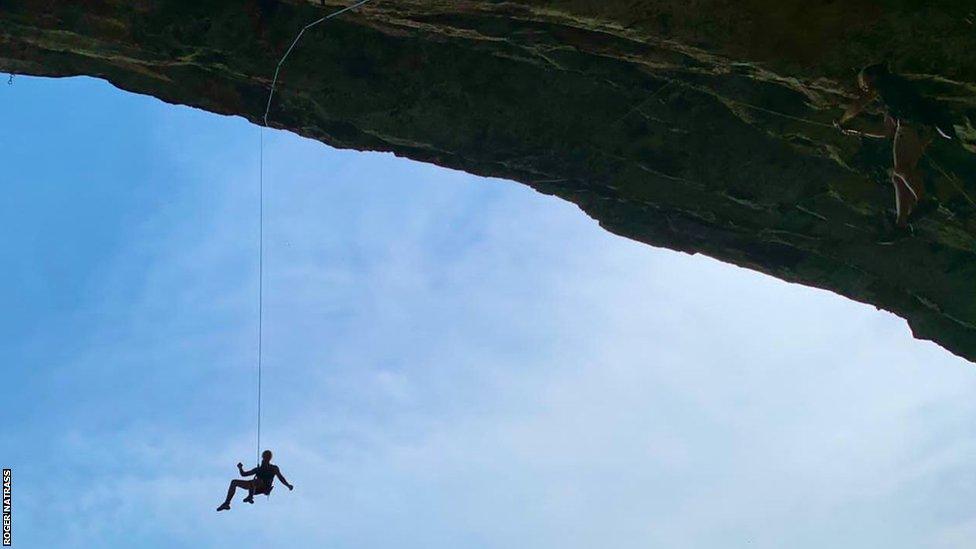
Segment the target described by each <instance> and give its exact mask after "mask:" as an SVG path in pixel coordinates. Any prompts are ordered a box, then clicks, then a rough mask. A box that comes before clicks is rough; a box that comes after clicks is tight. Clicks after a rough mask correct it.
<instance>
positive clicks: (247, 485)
mask: <svg viewBox="0 0 976 549" xmlns="http://www.w3.org/2000/svg"><path fill="white" fill-rule="evenodd" d="M237 471H238V472H239V473H240V474H241V476H242V477H249V476H251V475H254V478H253V479H251V480H241V479H234V480H232V481H230V486H229V487H228V488H227V499H225V500H224V503H222V504H221V505H220V507H218V508H217V510H218V511H226V510H228V509H230V500H232V499H233V498H234V492H236V491H237V489H238V488H243V489H245V490H247V497H246V498H244V501H245V502H246V503H254V495H255V494H257V495H261V494H270V493H271V488H272V482H273V481H274V479H275V477H278V478H279V479H281V483H282V484H284V485H285V486H287V487H288V490H294V489H295V487H294V486H292V485H291V484H288V481H287V480H285V477H284V476H282V475H281V469H278V466H277V465H272V463H271V450H265V451H264V452H262V453H261V465H259V466H257V467H255V468H254V469H251V470H250V471H245V470H244V465H243V464H241V463H238V464H237Z"/></svg>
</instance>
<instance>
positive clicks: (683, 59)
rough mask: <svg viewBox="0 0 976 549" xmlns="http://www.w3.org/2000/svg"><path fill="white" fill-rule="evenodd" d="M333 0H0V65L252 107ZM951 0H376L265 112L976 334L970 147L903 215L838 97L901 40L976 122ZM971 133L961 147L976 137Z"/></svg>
mask: <svg viewBox="0 0 976 549" xmlns="http://www.w3.org/2000/svg"><path fill="white" fill-rule="evenodd" d="M340 5H342V4H340V3H338V2H336V0H326V1H323V2H301V1H297V0H295V1H285V2H279V1H276V0H243V1H230V0H220V1H217V0H196V1H192V2H191V1H182V0H181V1H177V0H129V1H124V2H123V1H117V0H85V1H80V0H79V1H73V2H53V1H50V0H0V70H3V71H9V72H14V73H19V74H32V75H46V76H71V75H91V76H97V77H100V78H105V79H107V80H109V81H110V82H112V83H113V84H115V85H116V86H118V87H120V88H123V89H126V90H130V91H133V92H137V93H144V94H151V95H154V96H156V97H159V98H160V99H163V100H165V101H169V102H172V103H180V104H186V105H192V106H195V107H199V108H202V109H206V110H209V111H213V112H216V113H222V114H236V115H241V116H245V117H247V118H248V119H250V120H252V121H255V122H257V121H259V120H260V118H261V115H262V113H263V110H264V101H265V98H266V94H267V87H268V84H269V82H270V77H271V74H272V73H273V69H274V66H275V63H276V62H277V60H278V58H279V56H280V55H281V54H282V53H283V51H284V50H285V48H286V47H287V46H288V44H289V43H290V41H291V39H292V38H293V37H294V35H295V33H296V32H297V31H298V29H300V28H301V27H302V26H304V25H305V24H306V23H308V22H309V21H311V20H313V19H315V18H316V17H319V16H321V15H323V14H325V13H328V12H329V11H332V10H334V9H336V8H337V7H339V6H340ZM968 6H969V3H967V2H958V1H955V0H953V1H944V0H935V1H925V2H923V1H916V0H845V1H840V0H836V1H824V2H810V1H809V0H741V1H736V2H731V1H728V0H681V1H677V0H602V1H593V0H590V1H585V0H549V1H543V0H517V1H497V0H373V2H372V3H371V4H368V5H366V6H364V7H362V8H360V9H359V10H357V11H356V12H354V13H349V14H346V15H343V16H342V17H340V18H337V19H335V20H333V21H330V22H329V23H328V24H326V25H324V26H320V27H317V28H316V29H314V30H313V31H311V32H310V33H309V34H308V35H307V36H306V37H305V39H304V40H303V42H302V44H301V45H300V47H299V48H298V49H297V50H296V51H295V52H294V54H293V55H292V57H291V58H290V59H289V61H288V64H287V65H286V66H285V69H284V71H283V73H282V81H281V85H280V89H279V93H278V95H277V96H276V101H275V104H274V106H273V108H272V111H271V123H272V125H273V126H276V127H279V128H285V129H288V130H291V131H294V132H296V133H299V134H302V135H305V136H308V137H311V138H314V139H318V140H321V141H323V142H325V143H328V144H330V145H332V146H336V147H343V148H354V149H363V150H379V151H392V152H395V153H396V154H398V155H402V156H405V157H409V158H413V159H417V160H422V161H425V162H432V163H436V164H439V165H442V166H447V167H451V168H456V169H462V170H465V171H468V172H472V173H476V174H481V175H488V176H495V177H504V178H508V179H512V180H515V181H519V182H522V183H524V184H526V185H530V186H532V187H533V188H535V189H537V190H539V191H541V192H544V193H548V194H554V195H557V196H559V197H562V198H564V199H566V200H569V201H571V202H574V203H576V204H578V205H579V206H580V207H581V208H582V209H583V210H584V211H585V212H586V213H587V214H588V215H590V216H592V217H593V218H595V219H597V220H598V221H599V222H600V224H601V225H602V226H603V227H605V228H606V229H607V230H609V231H612V232H614V233H616V234H619V235H623V236H626V237H628V238H632V239H635V240H639V241H641V242H646V243H648V244H651V245H654V246H663V247H667V248H672V249H676V250H681V251H685V252H694V253H704V254H707V255H709V256H711V257H715V258H718V259H720V260H722V261H727V262H730V263H734V264H736V265H741V266H743V267H747V268H750V269H755V270H757V271H761V272H764V273H768V274H770V275H773V276H776V277H779V278H781V279H783V280H787V281H790V282H797V283H800V284H806V285H810V286H815V287H819V288H825V289H828V290H831V291H833V292H836V293H838V294H841V295H844V296H847V297H849V298H851V299H855V300H858V301H862V302H865V303H871V304H873V305H876V306H878V307H881V308H884V309H887V310H889V311H892V312H894V313H896V314H898V315H900V316H902V317H904V318H905V319H907V320H908V322H909V324H910V326H911V327H912V330H913V332H914V333H915V335H916V337H919V338H924V339H931V340H934V341H936V342H937V343H939V344H940V345H942V346H944V347H945V348H947V349H949V350H950V351H952V352H954V353H957V354H959V355H961V356H964V357H967V358H969V359H970V360H973V359H976V254H974V252H976V201H974V200H976V155H974V154H973V148H972V146H971V145H970V144H968V143H967V140H966V139H964V140H962V141H956V142H950V141H938V142H936V143H934V145H933V146H932V147H931V148H930V151H929V155H928V156H927V158H926V159H925V160H924V161H923V163H922V169H923V171H924V172H925V176H926V180H927V184H928V186H929V191H930V193H931V194H932V196H934V197H936V198H937V200H938V204H937V205H938V207H937V208H934V209H933V211H931V212H930V213H928V214H926V215H925V216H923V217H920V218H919V219H917V220H916V221H915V223H914V227H915V234H914V236H909V237H905V238H901V239H897V240H894V241H892V239H891V238H889V233H890V222H889V221H887V220H889V219H890V218H891V214H890V212H889V210H891V208H893V197H892V192H891V188H890V183H888V169H889V167H890V162H891V160H890V143H887V142H885V141H867V140H862V139H859V138H855V137H848V136H843V135H840V134H839V133H838V132H837V131H836V130H835V129H833V128H832V127H831V122H832V120H833V119H835V118H836V117H837V116H838V115H839V114H840V111H841V106H842V105H843V104H844V103H845V102H846V101H848V100H849V97H850V93H851V92H852V91H853V84H854V75H855V73H856V71H857V69H858V68H859V67H860V66H863V65H865V64H867V63H870V62H876V61H879V60H882V59H885V58H887V59H890V61H891V63H892V66H893V67H894V69H896V70H897V71H898V72H901V73H902V74H905V75H906V76H908V77H910V78H912V79H914V80H916V81H917V82H918V85H919V86H920V87H921V88H922V89H923V90H924V91H925V92H926V93H927V94H929V95H931V96H933V97H936V98H937V99H938V100H939V101H940V102H942V104H943V105H945V106H946V108H948V109H950V110H951V111H952V112H953V113H954V116H955V117H956V120H957V121H958V123H959V126H958V127H957V130H959V131H960V133H961V134H962V135H963V136H964V137H966V136H968V138H967V139H972V138H973V128H972V124H973V123H976V56H974V55H973V53H972V52H973V51H974V46H976V7H968ZM967 147H969V149H968V150H967Z"/></svg>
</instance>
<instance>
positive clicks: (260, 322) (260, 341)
mask: <svg viewBox="0 0 976 549" xmlns="http://www.w3.org/2000/svg"><path fill="white" fill-rule="evenodd" d="M371 1H372V0H360V1H359V2H356V3H355V4H352V5H349V6H346V7H344V8H342V9H340V10H338V11H335V12H333V13H330V14H329V15H326V16H324V17H320V18H318V19H316V20H315V21H312V22H311V23H309V24H307V25H305V26H304V27H302V30H301V31H299V32H298V35H297V36H295V39H294V40H293V41H292V43H291V45H290V46H288V50H287V51H285V54H284V55H283V56H281V59H280V60H279V61H278V65H277V66H276V67H275V72H274V78H272V80H271V89H270V91H269V92H268V102H267V104H266V105H265V107H264V118H263V122H264V124H263V125H261V126H260V129H259V133H260V141H259V143H260V145H259V146H260V151H261V152H260V155H259V163H260V171H259V176H258V201H259V203H260V205H259V207H258V368H257V370H258V372H257V374H258V418H257V419H258V429H257V455H258V460H257V461H258V464H259V465H260V463H261V370H262V364H263V362H264V130H265V128H267V127H268V113H270V112H271V100H272V99H273V98H274V93H275V89H276V87H277V85H278V75H279V73H280V72H281V67H282V65H284V64H285V60H286V59H288V56H289V55H291V52H292V50H294V49H295V46H296V45H298V41H299V40H301V39H302V36H303V35H304V34H305V31H307V30H308V29H310V28H312V27H314V26H316V25H318V24H319V23H322V22H324V21H328V20H329V19H332V18H334V17H338V16H339V15H342V14H343V13H346V12H347V11H351V10H354V9H356V8H358V7H360V6H362V5H365V4H367V3H369V2H371ZM9 83H13V75H11V76H10V82H9ZM270 495H271V494H270V492H269V493H268V496H270Z"/></svg>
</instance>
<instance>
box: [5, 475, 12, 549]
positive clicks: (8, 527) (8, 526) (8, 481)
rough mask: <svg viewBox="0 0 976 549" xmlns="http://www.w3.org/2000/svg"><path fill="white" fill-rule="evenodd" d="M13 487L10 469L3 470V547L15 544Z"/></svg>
mask: <svg viewBox="0 0 976 549" xmlns="http://www.w3.org/2000/svg"><path fill="white" fill-rule="evenodd" d="M12 485H13V473H12V472H11V471H10V469H4V470H3V545H4V546H6V547H9V546H10V545H11V544H12V543H13V524H12V522H11V520H10V517H11V500H12V499H13V496H12V492H13V490H11V488H12Z"/></svg>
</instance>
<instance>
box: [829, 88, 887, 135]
mask: <svg viewBox="0 0 976 549" xmlns="http://www.w3.org/2000/svg"><path fill="white" fill-rule="evenodd" d="M877 97H878V93H877V92H873V91H863V90H862V91H861V92H860V93H859V94H858V96H857V98H856V99H854V102H853V103H851V106H850V107H847V110H846V111H844V114H842V115H841V117H840V120H838V121H837V123H836V124H837V126H840V127H843V126H844V124H846V123H847V122H848V121H849V120H851V119H852V118H854V117H855V116H857V115H859V114H861V112H862V111H863V110H864V109H865V108H866V107H867V106H868V105H870V104H871V102H872V101H874V100H875V99H876V98H877Z"/></svg>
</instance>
